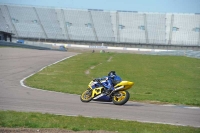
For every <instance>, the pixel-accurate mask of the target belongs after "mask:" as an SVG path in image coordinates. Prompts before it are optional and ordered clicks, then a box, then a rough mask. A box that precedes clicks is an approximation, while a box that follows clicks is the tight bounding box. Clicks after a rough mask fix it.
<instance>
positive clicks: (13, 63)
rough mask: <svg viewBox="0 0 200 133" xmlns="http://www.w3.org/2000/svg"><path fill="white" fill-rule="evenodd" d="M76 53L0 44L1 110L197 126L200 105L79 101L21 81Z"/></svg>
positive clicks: (199, 116) (73, 97)
mask: <svg viewBox="0 0 200 133" xmlns="http://www.w3.org/2000/svg"><path fill="white" fill-rule="evenodd" d="M76 54H77V53H72V52H59V51H47V50H29V49H20V48H0V110H15V111H24V112H42V113H52V114H57V115H67V116H77V115H82V116H86V117H103V118H112V119H123V120H131V121H139V122H150V123H164V124H172V125H182V126H193V127H200V108H198V107H184V106H174V105H154V104H144V103H137V102H128V103H126V104H125V105H123V106H116V105H113V104H112V103H104V102H94V101H92V102H90V103H82V102H81V101H80V98H79V96H78V95H71V94H65V93H58V92H50V91H43V90H40V89H34V88H28V87H24V86H22V85H23V84H22V85H21V84H20V81H21V80H22V79H25V77H27V76H29V75H31V74H33V73H36V72H38V71H39V70H41V69H42V68H43V67H45V66H48V65H50V64H52V63H54V62H57V61H59V60H61V59H65V58H66V59H67V58H68V57H71V56H74V55H76ZM86 86H87V83H86ZM71 89H76V88H71ZM133 89H134V88H133Z"/></svg>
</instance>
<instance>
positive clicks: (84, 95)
mask: <svg viewBox="0 0 200 133" xmlns="http://www.w3.org/2000/svg"><path fill="white" fill-rule="evenodd" d="M80 99H81V101H82V102H90V101H91V100H92V90H90V89H87V90H86V91H84V92H83V93H82V94H81V96H80Z"/></svg>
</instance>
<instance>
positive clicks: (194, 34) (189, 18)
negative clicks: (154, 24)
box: [172, 14, 200, 45]
mask: <svg viewBox="0 0 200 133" xmlns="http://www.w3.org/2000/svg"><path fill="white" fill-rule="evenodd" d="M195 28H200V15H194V14H192V15H191V14H190V15H189V14H188V15H186V14H182V15H181V14H175V15H174V22H173V31H172V44H179V45H195V44H198V43H199V37H200V31H199V30H198V31H195Z"/></svg>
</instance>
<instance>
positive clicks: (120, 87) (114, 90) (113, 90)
mask: <svg viewBox="0 0 200 133" xmlns="http://www.w3.org/2000/svg"><path fill="white" fill-rule="evenodd" d="M122 88H124V86H120V87H118V88H116V89H114V90H113V91H118V90H120V89H122Z"/></svg>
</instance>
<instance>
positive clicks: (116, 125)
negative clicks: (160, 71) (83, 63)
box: [0, 111, 200, 133]
mask: <svg viewBox="0 0 200 133" xmlns="http://www.w3.org/2000/svg"><path fill="white" fill-rule="evenodd" d="M0 127H10V128H19V127H23V128H60V129H66V130H73V131H91V130H104V131H114V132H116V131H118V132H122V133H133V132H137V133H199V132H200V128H194V127H182V126H172V125H164V124H150V123H140V122H133V121H122V120H117V119H116V120H114V119H112V120H111V119H106V118H86V117H82V116H77V117H70V116H56V115H52V114H41V113H22V112H14V111H0Z"/></svg>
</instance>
